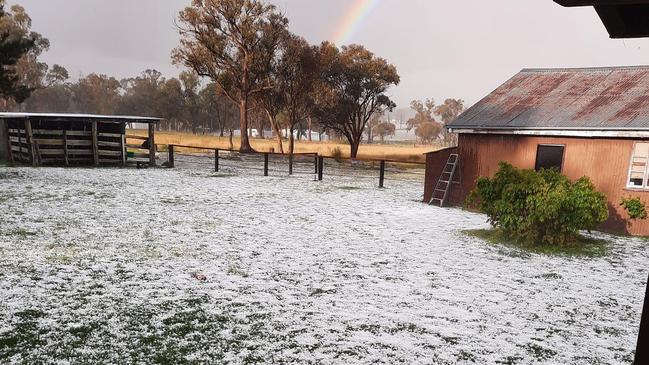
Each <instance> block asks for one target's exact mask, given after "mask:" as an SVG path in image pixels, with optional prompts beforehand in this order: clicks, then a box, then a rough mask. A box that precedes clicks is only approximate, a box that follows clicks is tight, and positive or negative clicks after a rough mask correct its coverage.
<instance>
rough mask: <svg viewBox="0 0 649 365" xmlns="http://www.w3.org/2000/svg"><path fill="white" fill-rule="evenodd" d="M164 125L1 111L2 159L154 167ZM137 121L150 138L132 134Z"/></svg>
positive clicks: (127, 118) (141, 120)
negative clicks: (157, 127) (157, 137)
mask: <svg viewBox="0 0 649 365" xmlns="http://www.w3.org/2000/svg"><path fill="white" fill-rule="evenodd" d="M159 121H160V119H159V118H150V117H130V116H110V115H88V114H43V113H0V159H2V158H4V159H5V160H9V161H12V162H14V163H21V164H29V165H32V166H125V165H127V164H128V163H129V162H137V163H146V164H148V165H155V154H156V148H155V125H156V124H157V123H158V122H159ZM133 123H140V124H145V125H146V126H147V127H148V137H137V136H127V135H126V131H127V125H129V124H133ZM127 139H128V140H130V141H127ZM129 142H130V143H131V144H129Z"/></svg>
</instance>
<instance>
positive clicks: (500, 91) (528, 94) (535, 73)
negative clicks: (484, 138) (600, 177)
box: [448, 66, 649, 130]
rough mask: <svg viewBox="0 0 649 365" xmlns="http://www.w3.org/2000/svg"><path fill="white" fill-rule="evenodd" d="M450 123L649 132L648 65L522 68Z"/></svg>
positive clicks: (483, 127)
mask: <svg viewBox="0 0 649 365" xmlns="http://www.w3.org/2000/svg"><path fill="white" fill-rule="evenodd" d="M448 127H449V128H456V129H458V128H472V129H476V128H478V129H553V130H563V129H566V130H649V66H633V67H602V68H575V69H524V70H522V71H521V72H519V73H518V74H516V75H515V76H514V77H512V78H511V79H509V80H508V81H507V82H505V83H504V84H503V85H501V86H500V87H498V88H497V89H496V90H494V91H493V92H492V93H491V94H489V95H487V96H486V97H485V98H484V99H482V100H481V101H479V102H478V103H477V104H475V105H473V106H472V107H471V108H469V109H468V110H467V111H465V112H464V113H462V114H461V115H460V116H459V117H458V118H457V119H456V120H455V121H453V122H451V123H449V125H448Z"/></svg>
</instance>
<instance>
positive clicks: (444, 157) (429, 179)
mask: <svg viewBox="0 0 649 365" xmlns="http://www.w3.org/2000/svg"><path fill="white" fill-rule="evenodd" d="M451 153H457V147H451V148H445V149H443V150H439V151H435V152H430V153H427V154H426V179H425V183H424V202H426V203H428V202H429V201H430V199H431V198H432V196H433V190H434V189H435V185H437V181H438V180H439V177H440V176H441V174H442V171H443V169H444V166H446V162H447V161H448V157H449V155H450V154H451ZM456 190H458V189H456Z"/></svg>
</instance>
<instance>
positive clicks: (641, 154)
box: [628, 142, 649, 188]
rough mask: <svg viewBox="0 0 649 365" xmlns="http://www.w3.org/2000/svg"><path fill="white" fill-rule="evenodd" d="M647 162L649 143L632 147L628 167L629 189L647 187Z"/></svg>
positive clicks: (638, 143)
mask: <svg viewBox="0 0 649 365" xmlns="http://www.w3.org/2000/svg"><path fill="white" fill-rule="evenodd" d="M647 160H649V143H646V142H637V143H636V144H634V145H633V155H632V156H631V163H630V167H629V184H628V186H629V187H630V188H646V187H647Z"/></svg>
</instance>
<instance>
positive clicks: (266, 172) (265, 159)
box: [264, 152, 268, 176]
mask: <svg viewBox="0 0 649 365" xmlns="http://www.w3.org/2000/svg"><path fill="white" fill-rule="evenodd" d="M264 176H268V152H264Z"/></svg>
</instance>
